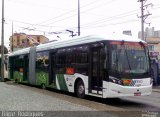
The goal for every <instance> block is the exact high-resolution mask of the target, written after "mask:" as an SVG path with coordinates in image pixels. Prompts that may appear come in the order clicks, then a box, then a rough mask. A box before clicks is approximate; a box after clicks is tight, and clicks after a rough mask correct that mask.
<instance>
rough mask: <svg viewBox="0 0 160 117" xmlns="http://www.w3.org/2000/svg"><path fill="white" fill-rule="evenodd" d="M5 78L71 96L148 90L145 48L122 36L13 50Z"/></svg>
mask: <svg viewBox="0 0 160 117" xmlns="http://www.w3.org/2000/svg"><path fill="white" fill-rule="evenodd" d="M9 78H10V79H11V80H15V81H16V82H20V83H27V84H31V85H39V86H42V87H43V88H45V87H50V88H54V89H58V90H64V91H68V92H73V93H76V95H77V96H78V97H80V98H83V97H84V96H85V95H91V96H96V97H102V98H114V97H121V96H141V95H150V94H151V92H152V79H151V76H150V63H149V56H148V49H147V44H146V42H144V41H143V40H140V39H136V38H132V37H130V36H124V35H122V36H118V35H113V36H107V35H105V36H102V35H101V36H98V35H88V36H83V37H76V38H72V39H68V40H60V41H55V42H51V43H46V44H42V45H38V46H35V47H31V48H26V49H22V50H19V51H16V52H13V53H11V54H10V55H9Z"/></svg>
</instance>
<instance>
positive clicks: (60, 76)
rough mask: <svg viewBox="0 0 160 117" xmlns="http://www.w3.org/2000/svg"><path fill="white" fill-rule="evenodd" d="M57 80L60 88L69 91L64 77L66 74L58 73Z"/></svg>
mask: <svg viewBox="0 0 160 117" xmlns="http://www.w3.org/2000/svg"><path fill="white" fill-rule="evenodd" d="M57 80H58V83H59V86H60V90H64V91H68V87H67V84H66V81H65V79H64V74H57Z"/></svg>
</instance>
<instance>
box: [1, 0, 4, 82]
mask: <svg viewBox="0 0 160 117" xmlns="http://www.w3.org/2000/svg"><path fill="white" fill-rule="evenodd" d="M1 36H2V37H1V81H2V82H3V81H4V0H2V34H1Z"/></svg>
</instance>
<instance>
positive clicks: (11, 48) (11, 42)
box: [11, 21, 14, 52]
mask: <svg viewBox="0 0 160 117" xmlns="http://www.w3.org/2000/svg"><path fill="white" fill-rule="evenodd" d="M13 35H14V34H13V21H12V42H11V43H12V44H11V51H12V52H13Z"/></svg>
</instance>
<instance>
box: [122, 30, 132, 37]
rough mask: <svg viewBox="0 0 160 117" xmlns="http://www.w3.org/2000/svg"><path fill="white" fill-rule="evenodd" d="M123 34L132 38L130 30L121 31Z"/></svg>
mask: <svg viewBox="0 0 160 117" xmlns="http://www.w3.org/2000/svg"><path fill="white" fill-rule="evenodd" d="M123 34H125V35H129V36H132V31H131V30H125V31H123Z"/></svg>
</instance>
